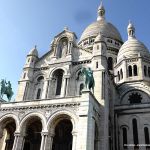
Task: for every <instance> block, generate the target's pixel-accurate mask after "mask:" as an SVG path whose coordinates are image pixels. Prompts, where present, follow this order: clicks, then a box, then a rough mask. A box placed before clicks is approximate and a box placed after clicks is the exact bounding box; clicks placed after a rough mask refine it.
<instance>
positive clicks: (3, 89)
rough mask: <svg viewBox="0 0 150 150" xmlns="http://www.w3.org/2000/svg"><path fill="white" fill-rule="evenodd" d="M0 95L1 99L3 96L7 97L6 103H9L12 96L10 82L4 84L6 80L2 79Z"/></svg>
mask: <svg viewBox="0 0 150 150" xmlns="http://www.w3.org/2000/svg"><path fill="white" fill-rule="evenodd" d="M0 86H1V89H0V95H1V98H3V96H4V94H5V95H6V96H7V99H8V101H9V102H10V100H11V98H12V96H13V94H14V93H13V91H12V87H11V83H10V81H8V82H6V80H4V79H2V80H1V82H0Z"/></svg>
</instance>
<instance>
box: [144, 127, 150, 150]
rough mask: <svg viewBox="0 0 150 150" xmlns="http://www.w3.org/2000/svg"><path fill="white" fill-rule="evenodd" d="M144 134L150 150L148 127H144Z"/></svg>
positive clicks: (147, 147)
mask: <svg viewBox="0 0 150 150" xmlns="http://www.w3.org/2000/svg"><path fill="white" fill-rule="evenodd" d="M144 135H145V144H146V145H147V146H146V149H147V150H148V149H149V148H150V146H148V145H149V144H150V141H149V131H148V127H145V128H144Z"/></svg>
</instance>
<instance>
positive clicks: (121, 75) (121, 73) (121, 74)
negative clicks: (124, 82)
mask: <svg viewBox="0 0 150 150" xmlns="http://www.w3.org/2000/svg"><path fill="white" fill-rule="evenodd" d="M120 78H121V79H123V71H122V69H121V70H120Z"/></svg>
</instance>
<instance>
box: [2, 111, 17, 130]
mask: <svg viewBox="0 0 150 150" xmlns="http://www.w3.org/2000/svg"><path fill="white" fill-rule="evenodd" d="M7 118H12V119H13V120H15V123H16V132H17V131H19V118H18V117H17V116H16V115H15V114H5V115H3V116H2V117H1V118H0V126H1V125H2V123H3V121H4V120H5V119H7Z"/></svg>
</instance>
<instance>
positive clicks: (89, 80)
mask: <svg viewBox="0 0 150 150" xmlns="http://www.w3.org/2000/svg"><path fill="white" fill-rule="evenodd" d="M81 72H82V74H83V75H84V77H85V88H86V90H91V88H92V90H93V93H94V86H95V82H94V77H93V71H92V70H91V68H82V69H81Z"/></svg>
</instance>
